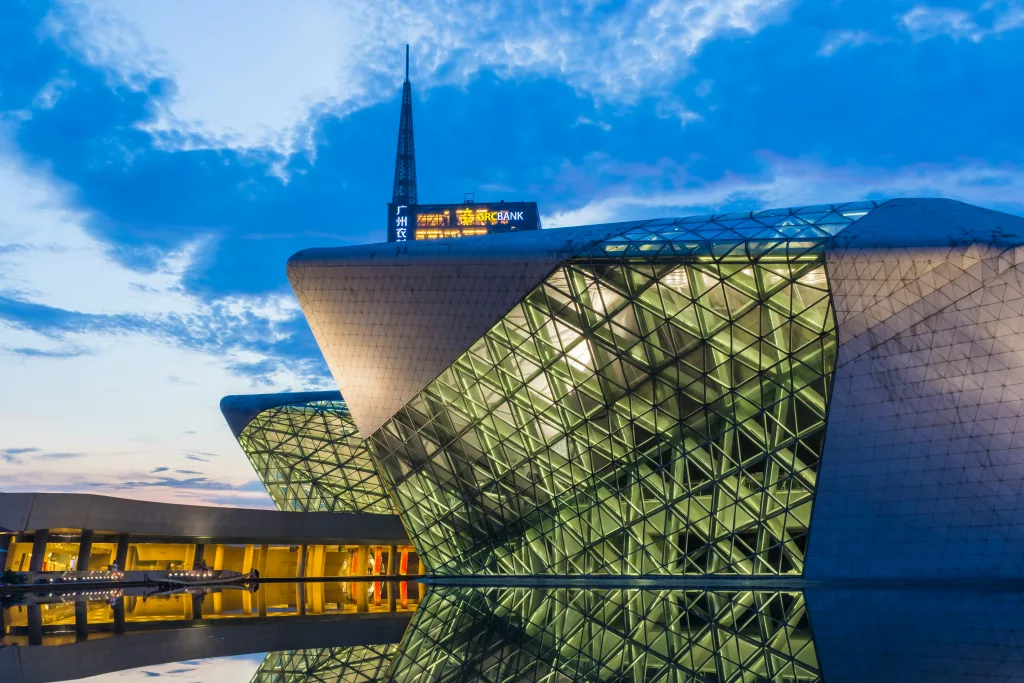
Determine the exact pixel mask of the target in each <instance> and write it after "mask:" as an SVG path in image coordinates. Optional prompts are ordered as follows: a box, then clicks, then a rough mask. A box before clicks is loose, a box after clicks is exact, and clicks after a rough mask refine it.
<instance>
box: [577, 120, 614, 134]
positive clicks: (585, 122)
mask: <svg viewBox="0 0 1024 683" xmlns="http://www.w3.org/2000/svg"><path fill="white" fill-rule="evenodd" d="M573 126H574V127H579V126H597V127H598V128H600V129H601V130H603V131H604V132H606V133H607V132H608V131H610V130H611V129H612V124H610V123H608V122H607V121H595V120H594V119H592V118H590V117H587V116H577V117H576V122H575V123H574V124H573Z"/></svg>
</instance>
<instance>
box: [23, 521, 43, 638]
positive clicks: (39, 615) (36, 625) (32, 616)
mask: <svg viewBox="0 0 1024 683" xmlns="http://www.w3.org/2000/svg"><path fill="white" fill-rule="evenodd" d="M36 533H39V532H36ZM26 609H27V610H28V644H29V645H42V644H43V611H42V609H41V608H40V606H39V605H29V606H28V607H26Z"/></svg>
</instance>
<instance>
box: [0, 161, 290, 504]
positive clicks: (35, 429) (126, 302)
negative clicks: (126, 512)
mask: <svg viewBox="0 0 1024 683" xmlns="http://www.w3.org/2000/svg"><path fill="white" fill-rule="evenodd" d="M68 195H69V190H68V189H66V188H62V187H60V186H58V185H57V184H56V183H55V182H54V181H53V180H52V179H51V178H50V177H48V176H47V175H46V174H45V173H42V172H39V171H34V170H30V169H27V168H26V167H25V166H24V164H23V163H22V162H21V161H20V160H19V159H18V158H17V157H16V156H15V155H13V154H12V153H10V152H8V151H6V150H4V149H0V206H2V207H3V210H2V214H0V296H6V297H9V298H12V299H14V300H17V301H20V302H26V304H28V305H33V304H37V305H41V306H49V307H54V308H59V309H64V310H66V311H72V312H75V314H82V315H78V316H77V318H76V320H78V319H83V320H92V321H95V320H96V319H97V317H98V316H108V317H107V318H99V320H100V322H101V324H99V325H94V324H82V325H81V326H78V325H70V326H67V325H66V326H64V327H59V328H56V329H53V330H50V329H46V328H45V327H40V325H38V324H14V323H12V322H3V321H0V386H3V387H5V391H6V393H7V397H8V399H9V400H8V401H7V402H5V404H4V410H3V411H2V413H0V421H2V422H0V433H2V434H3V443H2V444H0V450H2V449H38V450H35V451H32V450H26V451H24V454H22V455H18V456H17V457H16V458H13V459H12V461H11V462H8V463H6V464H4V465H3V467H4V477H3V487H4V489H5V490H12V489H20V490H25V489H39V488H43V489H50V490H60V489H62V488H67V489H77V490H83V489H86V490H90V491H92V492H96V493H109V494H112V495H122V496H129V497H137V498H147V499H155V500H172V501H179V502H234V503H239V504H248V505H266V504H267V503H268V499H267V496H266V494H265V493H262V492H260V491H258V490H255V491H254V490H243V491H239V490H235V487H238V486H241V485H243V484H246V483H248V482H251V481H252V480H253V479H254V478H255V476H254V474H253V472H252V470H251V468H250V467H249V465H248V463H247V462H246V460H245V457H244V455H243V454H242V452H241V450H240V448H239V447H238V445H237V443H236V442H235V441H234V439H233V438H232V436H231V434H230V432H229V430H228V428H227V427H226V425H225V424H224V420H223V418H222V417H221V415H220V411H219V409H218V403H219V400H220V398H221V397H222V396H224V395H225V394H229V393H247V392H252V391H254V390H259V391H274V390H284V389H301V388H307V386H308V385H306V384H305V381H304V378H303V376H302V375H301V372H299V370H300V369H299V368H294V367H288V366H287V365H285V364H280V365H279V366H278V367H277V368H276V369H274V370H273V371H272V372H270V374H269V377H268V382H269V385H268V386H260V387H258V388H257V387H254V386H253V382H252V381H251V380H250V379H247V378H245V377H242V376H240V375H238V374H236V373H233V372H232V371H231V368H232V366H235V365H237V364H246V363H259V362H266V361H268V360H274V359H272V358H269V357H268V356H267V355H266V354H262V353H258V352H254V351H252V350H251V349H250V348H249V345H248V344H247V342H250V341H255V342H266V343H272V342H274V341H275V340H278V339H281V338H282V337H285V336H286V334H287V333H286V332H285V330H284V328H283V324H284V323H286V322H288V321H290V320H293V319H294V318H295V317H296V316H298V315H300V311H299V309H298V306H297V304H296V302H295V301H294V298H293V297H291V296H290V295H288V294H281V295H274V296H266V297H232V298H229V299H223V300H217V301H211V302H204V301H202V300H200V299H198V298H197V297H195V296H192V295H190V294H188V293H187V292H186V291H185V290H184V288H183V287H182V277H183V276H184V274H185V272H186V271H187V270H188V269H189V267H190V265H191V263H192V260H193V259H194V258H195V257H196V256H197V253H198V251H199V250H200V249H202V247H203V242H202V241H200V242H195V243H192V244H187V245H185V246H184V247H182V248H181V249H180V250H178V251H176V252H174V253H172V254H169V255H167V256H166V257H165V258H163V259H162V260H160V262H159V266H158V267H157V268H156V269H154V270H153V271H151V272H138V271H135V270H131V269H129V268H126V267H124V266H123V265H120V264H119V263H117V262H116V261H115V260H114V259H113V258H111V256H110V254H109V252H108V249H107V245H105V244H104V243H103V242H101V241H99V240H98V239H96V238H95V237H93V236H91V235H90V234H89V233H88V232H87V231H86V229H85V225H86V223H87V221H88V220H89V216H88V215H87V214H85V213H83V212H82V211H80V210H77V209H74V208H71V206H72V205H71V202H70V200H69V197H68ZM243 318H244V319H245V320H246V321H247V322H246V323H242V322H239V321H241V320H242V319H243ZM104 320H113V321H115V323H114V324H111V325H110V327H109V328H107V327H105V323H103V321H104ZM121 320H123V321H125V322H124V324H121V323H119V322H116V321H121ZM253 325H254V327H250V326H253ZM247 335H248V336H247ZM211 339H212V341H211ZM220 339H223V342H222V343H221V342H219V341H218V340H220ZM45 453H62V454H68V453H71V454H78V455H77V456H76V457H62V458H51V459H48V458H46V457H39V456H40V455H41V454H45ZM197 453H206V454H213V455H212V456H209V455H198V457H199V458H203V459H202V460H196V459H194V458H195V457H196V456H195V454H197ZM190 454H192V457H190ZM19 461H20V462H19ZM156 467H166V468H168V469H167V471H166V472H164V473H163V474H162V475H161V476H154V475H153V473H152V470H153V468H156ZM176 471H180V472H176ZM193 473H198V474H193ZM172 479H177V480H180V481H182V482H183V483H181V484H180V485H175V482H174V481H172ZM126 481H127V482H136V484H135V485H133V486H131V487H129V488H122V487H121V485H122V483H123V482H126Z"/></svg>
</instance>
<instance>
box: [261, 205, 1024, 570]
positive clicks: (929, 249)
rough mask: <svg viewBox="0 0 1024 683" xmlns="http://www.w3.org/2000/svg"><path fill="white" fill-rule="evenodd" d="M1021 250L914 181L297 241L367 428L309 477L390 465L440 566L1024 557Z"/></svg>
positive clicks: (626, 566) (666, 566)
mask: <svg viewBox="0 0 1024 683" xmlns="http://www.w3.org/2000/svg"><path fill="white" fill-rule="evenodd" d="M1022 245H1024V219H1021V218H1018V217H1015V216H1010V215H1007V214H1003V213H998V212H994V211H989V210H985V209H982V208H978V207H974V206H969V205H966V204H962V203H959V202H955V201H949V200H936V199H899V200H891V201H887V202H883V203H876V202H858V203H850V204H833V205H820V206H810V207H803V208H794V209H776V210H767V211H754V212H750V213H734V214H725V215H713V216H696V217H689V218H678V219H661V220H647V221H635V222H630V223H619V224H612V225H598V226H585V227H579V228H563V229H555V230H542V231H535V232H523V233H513V234H498V235H487V236H484V237H478V238H472V239H448V240H433V241H418V242H414V241H410V242H408V243H403V244H386V245H385V244H375V245H367V246H358V247H345V248H331V249H310V250H307V251H303V252H300V253H298V254H296V255H295V256H294V257H292V258H291V259H290V261H289V262H288V276H289V278H290V281H291V283H292V286H293V288H294V290H295V293H296V295H297V297H298V299H299V301H300V303H301V305H302V309H303V311H304V313H305V315H306V318H307V320H308V321H309V324H310V326H311V328H312V330H313V333H314V335H315V336H316V339H317V341H318V343H319V345H320V348H321V350H322V351H323V354H324V357H325V358H326V360H327V362H328V364H329V366H330V369H331V371H332V373H333V375H334V377H335V379H336V380H337V383H338V385H339V388H340V389H341V393H342V394H343V395H344V403H345V406H346V408H345V411H344V415H345V417H344V418H342V419H343V420H348V419H349V418H348V415H349V414H350V415H351V420H350V422H346V425H347V426H346V428H345V439H350V440H351V439H352V438H353V437H352V434H353V433H354V431H355V430H357V431H358V434H359V438H360V439H362V443H363V444H365V450H363V446H361V445H346V446H345V448H346V449H347V452H346V454H345V455H344V456H343V457H342V460H339V461H338V462H342V461H343V462H352V463H353V465H352V471H351V472H349V473H346V472H345V469H346V468H345V467H344V466H343V467H341V469H340V471H338V472H337V474H331V473H328V472H327V470H326V469H324V467H322V466H320V465H317V467H318V468H319V469H317V470H316V473H315V474H310V475H309V476H310V477H311V480H317V482H318V483H316V484H315V485H312V486H311V487H309V488H301V487H299V488H301V491H302V492H301V493H294V494H288V495H290V496H291V498H290V500H297V499H303V500H305V499H309V500H312V499H314V498H318V497H320V498H322V494H321V493H320V491H322V490H325V484H324V483H323V482H324V480H325V479H332V480H336V479H337V478H339V477H340V478H348V479H350V480H352V481H355V482H356V484H355V485H356V487H357V488H358V490H359V496H360V499H361V500H365V501H367V504H376V503H374V501H376V502H382V501H383V499H382V497H381V496H380V494H379V490H380V489H379V486H378V482H377V481H376V480H375V479H374V478H373V476H372V473H371V472H370V467H369V464H368V463H369V462H370V460H372V463H373V465H374V466H375V467H376V471H377V472H378V473H379V477H380V480H381V482H382V484H383V488H384V489H385V490H386V491H387V492H388V494H389V496H390V501H391V503H393V504H394V506H395V507H396V508H397V511H398V513H399V514H400V515H401V518H402V522H403V524H404V526H405V528H406V530H407V531H408V533H409V535H410V537H411V540H412V542H413V544H414V545H415V547H416V550H417V551H418V553H419V555H420V557H421V558H422V561H423V564H424V568H425V571H426V572H427V573H428V574H429V575H434V576H479V575H493V576H499V575H546V576H624V577H626V576H684V575H725V576H729V575H732V576H762V575H772V576H776V575H784V576H786V575H788V576H804V577H809V578H830V577H910V576H913V577H997V576H1003V577H1017V576H1021V575H1022V573H1024V570H1022V567H1024V524H1022V523H1021V522H1022V521H1024V497H1022V492H1021V491H1022V485H1024V459H1022V456H1021V453H1024V450H1022V449H1021V446H1022V445H1024V443H1022V440H1024V436H1022V432H1024V429H1022V427H1024V424H1022V423H1021V417H1020V415H1021V412H1022V397H1024V375H1022V369H1024V292H1022V288H1021V263H1022V259H1024V252H1022V249H1021V247H1022ZM349 411H350V413H349ZM274 419H278V418H274ZM353 428H354V429H353ZM249 438H250V443H256V442H257V441H259V439H258V438H257V439H255V440H254V439H253V437H249ZM358 442H359V441H358V439H356V440H354V441H351V443H352V444H357V443H358ZM243 445H244V443H243ZM266 450H267V449H266V448H265V447H264V446H259V445H256V446H252V447H249V448H247V451H248V452H249V453H250V458H252V459H253V462H254V464H256V467H257V469H258V470H259V471H260V473H261V476H263V477H264V481H265V482H266V483H267V485H268V488H269V489H270V490H271V493H272V495H274V496H275V500H276V501H278V504H279V505H282V504H283V505H285V506H287V505H289V504H292V503H288V502H287V501H285V502H284V503H282V500H283V499H282V498H281V497H280V496H281V495H284V494H275V493H274V491H275V488H274V487H275V486H276V487H279V489H278V490H279V491H292V490H294V491H299V489H297V488H295V485H294V484H293V483H292V482H291V479H289V477H291V476H292V475H290V474H281V473H280V472H281V470H282V468H281V467H280V466H275V465H274V464H273V463H272V462H270V461H269V460H267V459H266V458H265V457H264V456H262V455H259V454H258V452H265V451H266ZM254 453H255V455H254ZM366 453H368V454H369V459H368V458H367V457H366ZM299 459H300V460H302V464H301V466H300V469H301V468H309V464H308V463H309V462H311V460H310V459H309V457H307V456H306V455H303V456H302V457H301V458H299ZM268 472H269V473H270V474H266V473H268ZM289 487H291V488H289ZM307 491H308V492H307ZM317 505H322V504H321V503H317ZM323 505H327V506H328V508H329V507H330V505H331V504H330V503H324V504H323Z"/></svg>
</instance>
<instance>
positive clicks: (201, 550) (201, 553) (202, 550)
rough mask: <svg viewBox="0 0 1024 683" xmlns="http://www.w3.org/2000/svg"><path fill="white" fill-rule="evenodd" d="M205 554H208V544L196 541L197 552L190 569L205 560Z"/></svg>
mask: <svg viewBox="0 0 1024 683" xmlns="http://www.w3.org/2000/svg"><path fill="white" fill-rule="evenodd" d="M205 556H206V546H205V545H203V544H202V543H196V552H195V556H194V557H193V558H192V566H191V567H188V569H194V568H195V566H196V565H197V564H199V563H200V562H202V561H203V558H204V557H205Z"/></svg>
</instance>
